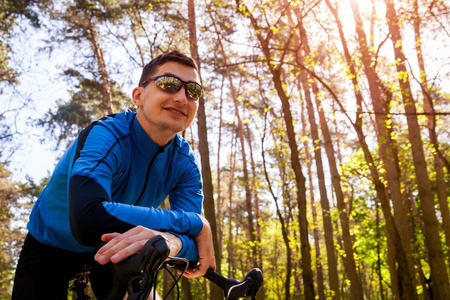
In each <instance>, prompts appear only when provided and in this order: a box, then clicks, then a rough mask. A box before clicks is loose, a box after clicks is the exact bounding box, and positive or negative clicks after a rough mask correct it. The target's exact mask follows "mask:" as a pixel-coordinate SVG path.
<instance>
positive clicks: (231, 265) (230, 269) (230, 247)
mask: <svg viewBox="0 0 450 300" xmlns="http://www.w3.org/2000/svg"><path fill="white" fill-rule="evenodd" d="M236 139H237V138H236V137H234V134H233V137H232V139H231V154H230V178H229V179H228V180H229V186H228V194H229V199H230V200H229V204H228V245H227V251H228V277H229V278H234V275H235V270H236V268H235V263H234V245H233V218H234V216H233V186H234V179H233V178H234V162H235V156H236V154H235V145H236Z"/></svg>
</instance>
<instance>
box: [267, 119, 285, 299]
mask: <svg viewBox="0 0 450 300" xmlns="http://www.w3.org/2000/svg"><path fill="white" fill-rule="evenodd" d="M266 119H267V113H266V115H265V118H264V130H263V132H264V133H263V136H262V138H261V145H262V147H261V148H262V151H261V154H262V158H263V167H264V175H265V178H266V181H267V185H268V187H269V191H270V193H271V195H272V198H273V201H274V203H275V208H276V211H277V216H278V220H279V221H280V225H281V235H282V236H283V241H284V243H285V246H286V277H285V280H284V290H285V294H284V298H283V299H286V300H289V299H291V294H290V289H291V274H292V250H291V246H290V244H289V232H288V229H287V225H286V224H285V220H284V219H283V215H282V214H281V211H280V208H279V206H278V198H277V197H276V196H275V193H274V191H273V189H272V185H271V183H270V178H269V173H268V172H267V167H266V159H265V155H264V151H265V150H264V139H265V134H266V124H267V122H266ZM279 166H280V173H281V172H282V170H281V168H282V166H281V164H279ZM281 177H282V178H283V177H284V176H283V175H281Z"/></svg>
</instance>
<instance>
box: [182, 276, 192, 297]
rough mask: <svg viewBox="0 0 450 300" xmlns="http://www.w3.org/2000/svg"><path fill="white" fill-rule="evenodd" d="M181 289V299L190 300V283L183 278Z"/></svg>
mask: <svg viewBox="0 0 450 300" xmlns="http://www.w3.org/2000/svg"><path fill="white" fill-rule="evenodd" d="M181 289H182V290H183V299H184V300H192V292H191V283H190V282H189V279H187V278H186V277H184V276H183V277H182V278H181Z"/></svg>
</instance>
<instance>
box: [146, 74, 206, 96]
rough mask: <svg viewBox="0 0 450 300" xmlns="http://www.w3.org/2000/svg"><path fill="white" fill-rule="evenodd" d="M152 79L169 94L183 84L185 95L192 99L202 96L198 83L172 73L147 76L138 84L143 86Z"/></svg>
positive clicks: (201, 89) (176, 90)
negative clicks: (182, 78)
mask: <svg viewBox="0 0 450 300" xmlns="http://www.w3.org/2000/svg"><path fill="white" fill-rule="evenodd" d="M153 80H154V81H155V83H156V85H157V86H158V87H159V88H162V89H163V90H165V91H166V92H169V93H171V94H174V93H176V92H178V91H179V90H180V89H181V88H182V87H183V86H184V87H185V91H186V96H187V97H188V98H189V99H192V100H197V99H198V98H200V97H201V96H202V93H203V88H202V86H201V85H200V84H198V83H196V82H194V81H183V80H181V79H180V78H178V77H175V76H172V75H162V76H156V77H152V78H149V79H147V80H145V81H144V82H142V84H141V85H140V86H141V87H143V86H144V85H146V84H147V83H149V82H150V81H153Z"/></svg>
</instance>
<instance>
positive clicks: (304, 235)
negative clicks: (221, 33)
mask: <svg viewBox="0 0 450 300" xmlns="http://www.w3.org/2000/svg"><path fill="white" fill-rule="evenodd" d="M236 5H237V8H238V11H240V12H241V13H242V14H243V15H244V16H245V17H247V18H249V19H250V21H251V25H252V27H253V29H254V31H255V33H256V36H257V38H258V41H259V42H260V45H261V47H262V51H263V54H264V56H265V58H266V60H267V61H268V67H269V69H270V73H271V74H272V81H273V84H274V86H275V89H276V91H277V94H278V97H279V98H280V100H281V104H282V110H283V116H284V121H285V125H286V131H287V136H288V144H289V148H290V150H291V153H290V155H291V164H292V169H293V171H294V174H295V183H296V188H297V203H298V208H299V215H298V219H299V227H300V244H301V254H302V275H303V287H304V293H305V299H308V300H309V299H311V300H313V299H315V292H314V278H313V273H312V270H311V252H310V251H311V248H310V245H309V238H308V220H307V214H306V210H307V205H306V202H307V201H306V179H305V176H304V175H303V172H302V168H301V163H300V158H299V155H300V153H299V151H298V145H297V141H296V136H295V131H294V126H293V118H292V113H291V109H290V104H289V98H288V96H287V95H286V93H285V91H284V89H283V83H282V81H281V66H279V67H278V68H275V67H274V66H273V65H271V61H272V58H271V54H270V48H269V43H268V42H269V40H270V38H269V37H270V36H269V37H267V38H263V37H262V35H261V28H260V27H259V25H258V23H257V21H256V19H255V18H254V17H253V15H252V13H251V11H250V10H248V9H247V7H246V5H245V4H243V3H241V1H240V0H236ZM269 35H270V33H269ZM287 40H288V43H289V39H287Z"/></svg>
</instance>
